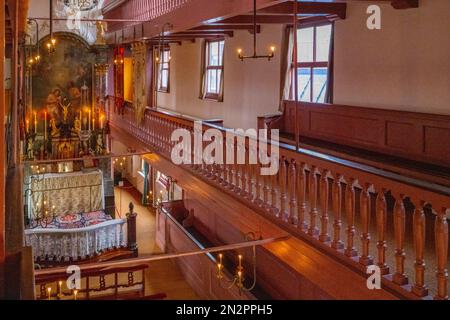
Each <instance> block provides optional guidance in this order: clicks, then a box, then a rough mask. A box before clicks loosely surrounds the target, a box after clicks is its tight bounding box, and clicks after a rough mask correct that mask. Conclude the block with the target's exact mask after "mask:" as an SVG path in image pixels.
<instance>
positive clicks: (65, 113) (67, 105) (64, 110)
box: [59, 102, 72, 123]
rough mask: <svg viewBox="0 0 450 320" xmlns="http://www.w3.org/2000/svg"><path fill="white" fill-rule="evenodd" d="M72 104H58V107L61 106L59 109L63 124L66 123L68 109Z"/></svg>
mask: <svg viewBox="0 0 450 320" xmlns="http://www.w3.org/2000/svg"><path fill="white" fill-rule="evenodd" d="M71 104H72V102H69V103H68V104H66V105H64V104H63V103H62V102H60V103H59V105H60V106H61V108H62V109H63V119H64V123H66V122H67V118H68V115H69V107H70V105H71Z"/></svg>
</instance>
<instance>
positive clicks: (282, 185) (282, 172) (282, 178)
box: [280, 156, 289, 221]
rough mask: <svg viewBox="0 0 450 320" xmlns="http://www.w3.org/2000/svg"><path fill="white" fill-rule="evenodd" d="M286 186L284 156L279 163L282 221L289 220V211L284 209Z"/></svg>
mask: <svg viewBox="0 0 450 320" xmlns="http://www.w3.org/2000/svg"><path fill="white" fill-rule="evenodd" d="M286 186H287V166H286V158H285V157H284V156H283V157H281V163H280V217H281V219H283V221H289V212H288V211H287V210H286V201H287V195H286Z"/></svg>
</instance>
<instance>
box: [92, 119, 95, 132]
mask: <svg viewBox="0 0 450 320" xmlns="http://www.w3.org/2000/svg"><path fill="white" fill-rule="evenodd" d="M92 130H95V117H93V118H92Z"/></svg>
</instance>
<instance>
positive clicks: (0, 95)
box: [0, 0, 6, 298]
mask: <svg viewBox="0 0 450 320" xmlns="http://www.w3.org/2000/svg"><path fill="white" fill-rule="evenodd" d="M0 8H1V10H0V50H1V52H0V117H1V119H5V111H6V110H5V81H3V79H4V78H5V76H4V72H5V70H4V66H5V1H4V0H0ZM0 139H1V141H2V143H0V298H1V297H3V295H4V293H3V290H4V288H5V287H4V285H3V280H4V277H3V267H4V263H5V257H6V253H5V170H6V161H5V144H4V143H3V141H5V126H4V125H1V126H0Z"/></svg>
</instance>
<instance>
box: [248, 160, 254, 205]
mask: <svg viewBox="0 0 450 320" xmlns="http://www.w3.org/2000/svg"><path fill="white" fill-rule="evenodd" d="M255 167H256V165H254V164H248V165H247V175H248V178H247V189H248V193H247V199H248V200H250V201H253V192H254V189H253V184H254V180H253V179H254V172H255Z"/></svg>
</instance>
